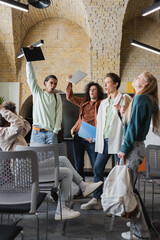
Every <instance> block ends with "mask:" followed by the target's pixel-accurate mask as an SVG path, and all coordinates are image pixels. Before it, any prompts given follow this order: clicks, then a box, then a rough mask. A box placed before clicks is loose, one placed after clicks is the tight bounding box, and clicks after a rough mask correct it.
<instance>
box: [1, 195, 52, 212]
mask: <svg viewBox="0 0 160 240" xmlns="http://www.w3.org/2000/svg"><path fill="white" fill-rule="evenodd" d="M46 195H47V194H46V193H38V197H37V205H36V209H38V208H39V206H40V205H41V203H42V202H43V200H44V199H45V197H46ZM30 206H31V204H30V203H25V204H11V205H8V204H6V205H5V204H0V213H29V211H30Z"/></svg>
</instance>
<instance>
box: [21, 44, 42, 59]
mask: <svg viewBox="0 0 160 240" xmlns="http://www.w3.org/2000/svg"><path fill="white" fill-rule="evenodd" d="M43 44H44V41H43V40H39V41H38V42H36V43H34V44H32V46H33V47H40V46H42V45H43ZM23 56H24V53H23V52H22V51H21V52H19V53H18V54H17V58H21V57H23Z"/></svg>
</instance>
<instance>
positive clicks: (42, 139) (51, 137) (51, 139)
mask: <svg viewBox="0 0 160 240" xmlns="http://www.w3.org/2000/svg"><path fill="white" fill-rule="evenodd" d="M35 143H41V144H53V143H58V140H57V134H55V133H53V132H50V131H44V130H33V129H32V134H31V140H30V146H34V144H35Z"/></svg>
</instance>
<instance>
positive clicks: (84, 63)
mask: <svg viewBox="0 0 160 240" xmlns="http://www.w3.org/2000/svg"><path fill="white" fill-rule="evenodd" d="M39 39H43V40H44V45H43V46H42V51H43V53H44V56H45V61H38V62H34V63H33V66H34V69H35V74H36V78H37V80H38V84H39V85H40V87H42V88H43V81H44V79H45V77H46V76H47V75H50V74H53V75H56V76H57V78H58V86H57V88H58V89H59V90H61V91H65V88H66V77H67V76H69V75H70V74H72V73H74V72H75V71H77V70H81V71H84V72H86V73H87V74H88V76H87V77H86V78H85V79H84V80H82V81H81V82H80V83H78V84H77V85H75V86H74V91H75V92H82V91H83V89H84V85H86V83H87V82H88V81H90V56H89V37H88V35H87V34H86V33H85V32H84V31H83V29H82V28H81V27H80V26H78V25H77V24H74V23H73V22H71V21H68V20H65V19H48V20H45V21H43V22H41V23H38V24H37V25H35V26H34V27H32V28H31V30H30V31H29V32H28V34H27V35H26V37H25V41H24V42H23V45H24V46H27V45H28V44H32V43H34V42H36V41H38V40H39ZM21 61H22V65H21V67H20V69H19V76H18V81H20V82H21V103H23V102H24V100H25V99H26V98H27V96H28V95H29V94H30V90H29V87H28V85H27V82H26V72H25V65H26V62H25V59H24V58H23V60H21Z"/></svg>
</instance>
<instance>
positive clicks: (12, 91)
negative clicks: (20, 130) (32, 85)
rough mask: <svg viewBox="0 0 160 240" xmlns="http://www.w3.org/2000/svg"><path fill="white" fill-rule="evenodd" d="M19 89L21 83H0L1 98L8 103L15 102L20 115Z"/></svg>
mask: <svg viewBox="0 0 160 240" xmlns="http://www.w3.org/2000/svg"><path fill="white" fill-rule="evenodd" d="M19 88H20V84H19V82H0V96H1V97H4V98H5V100H6V101H12V102H14V103H15V104H16V110H17V113H19Z"/></svg>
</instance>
